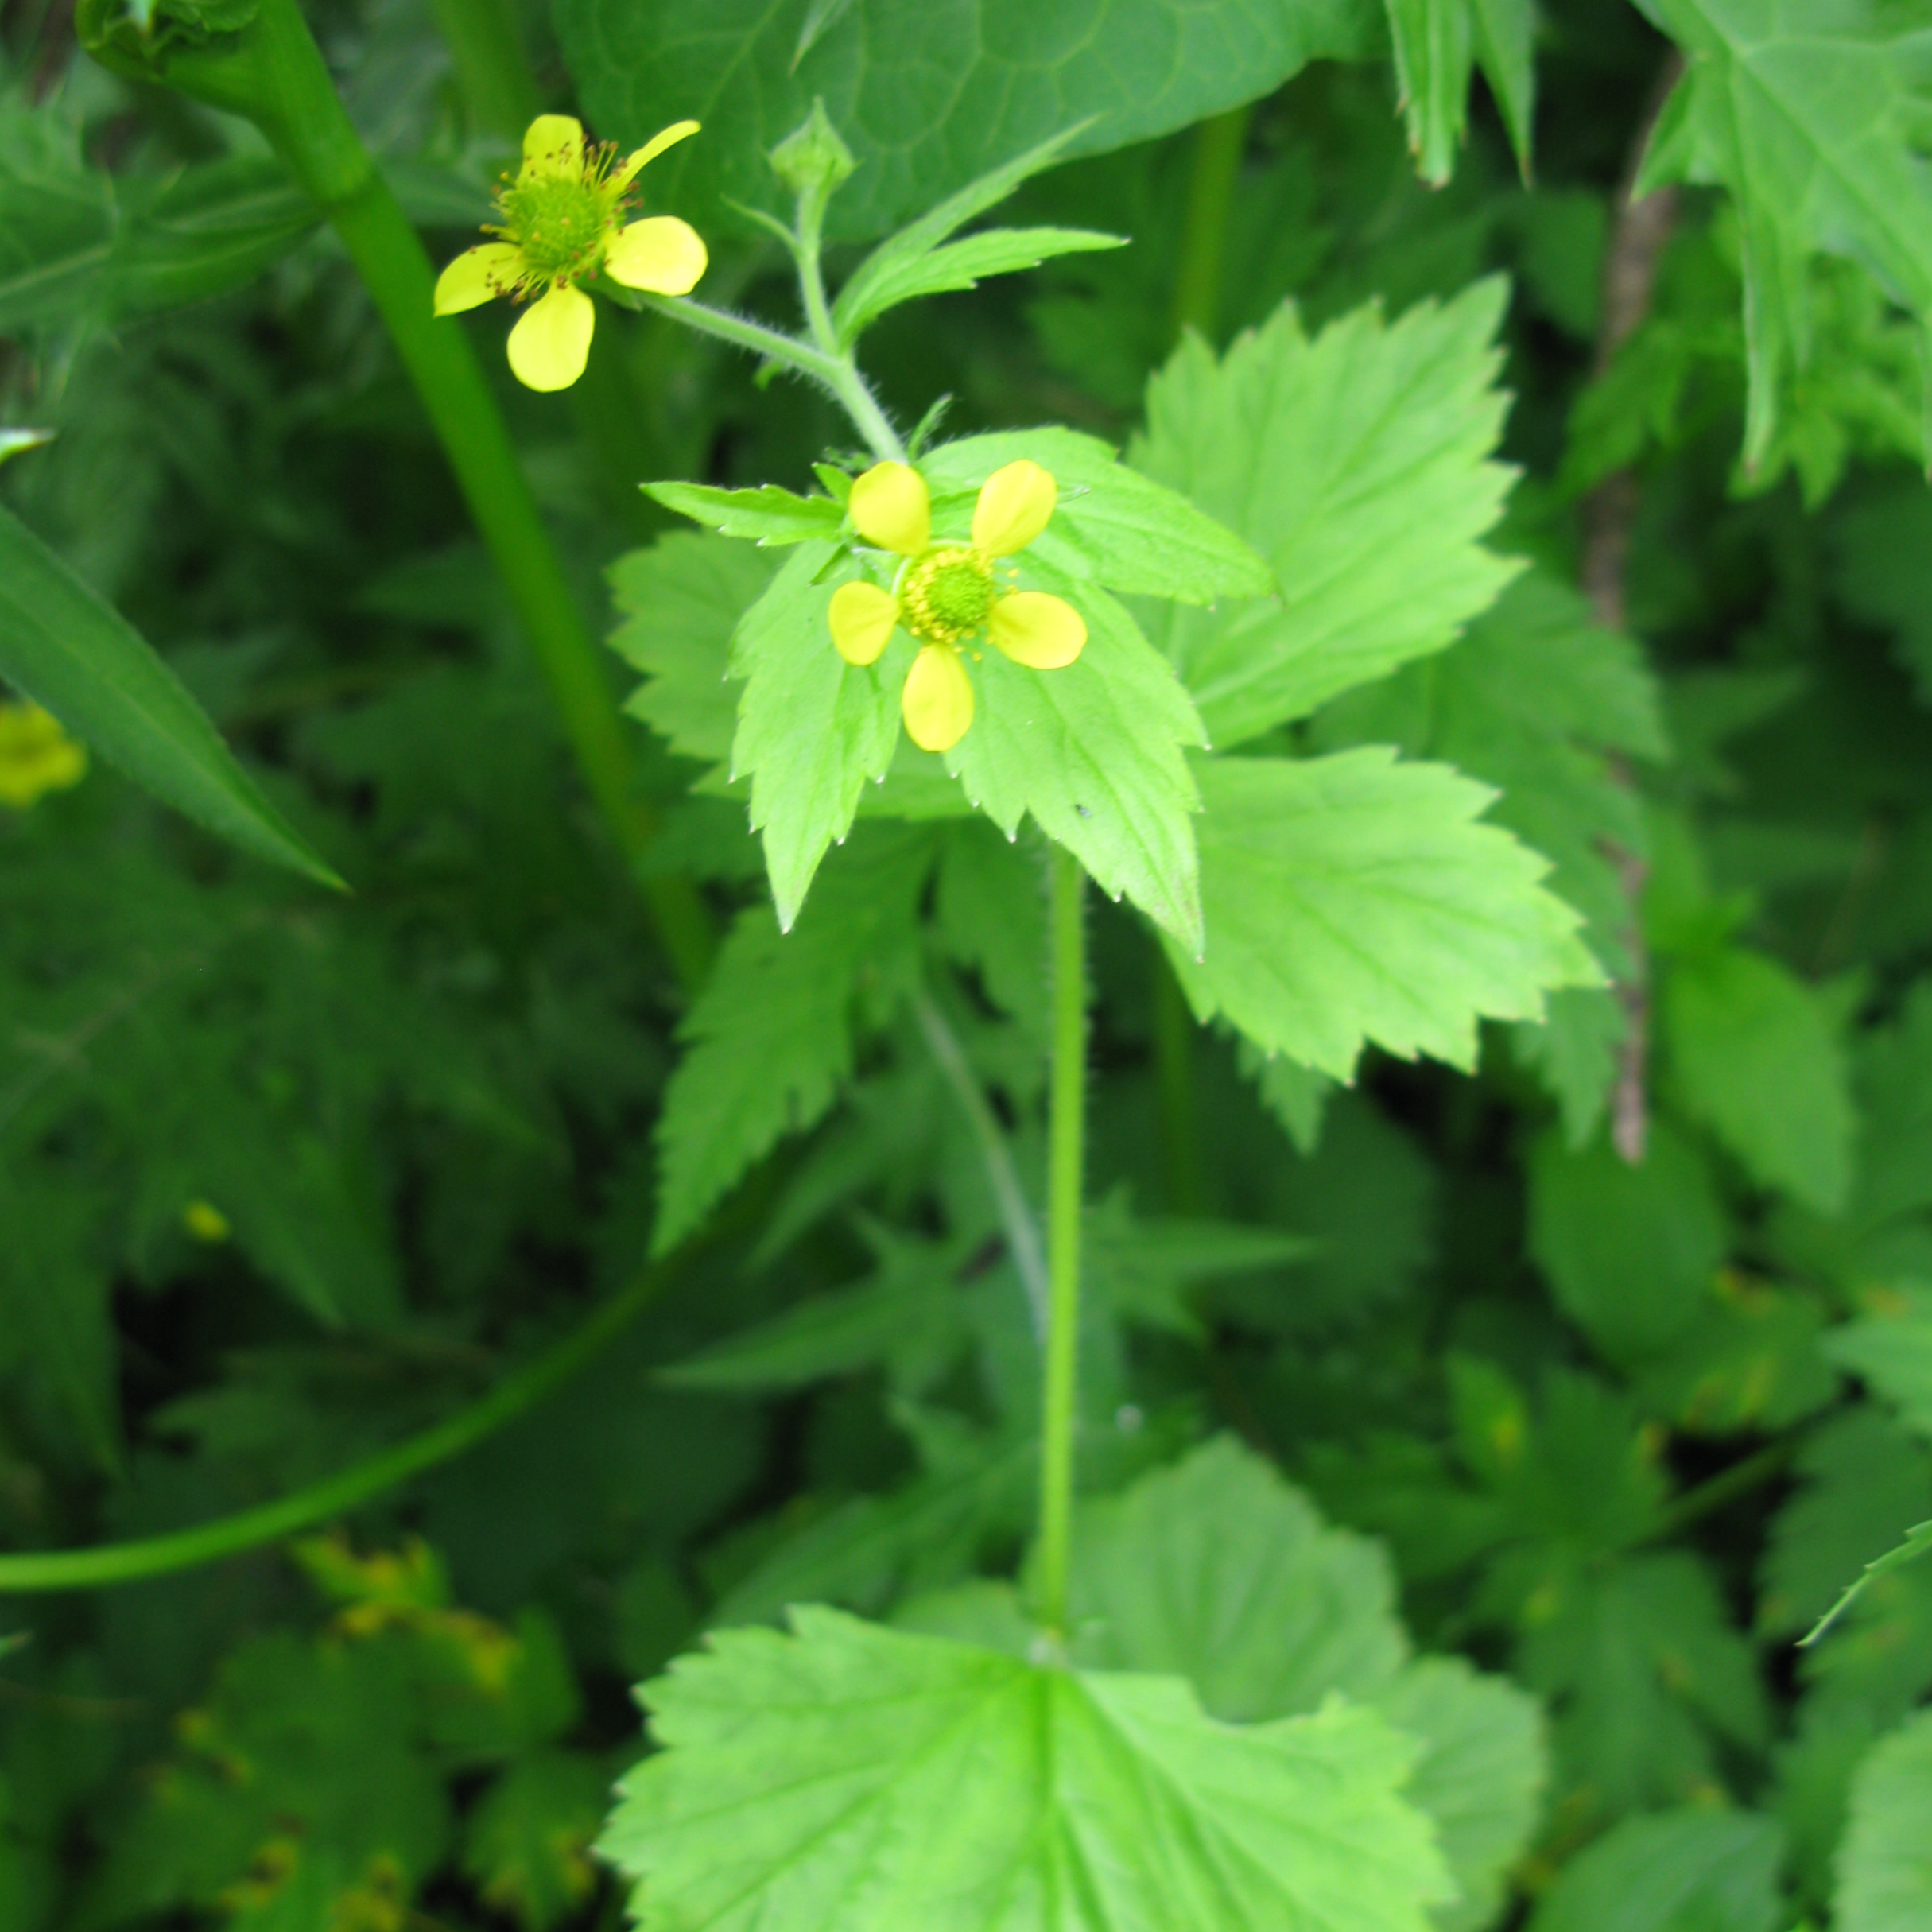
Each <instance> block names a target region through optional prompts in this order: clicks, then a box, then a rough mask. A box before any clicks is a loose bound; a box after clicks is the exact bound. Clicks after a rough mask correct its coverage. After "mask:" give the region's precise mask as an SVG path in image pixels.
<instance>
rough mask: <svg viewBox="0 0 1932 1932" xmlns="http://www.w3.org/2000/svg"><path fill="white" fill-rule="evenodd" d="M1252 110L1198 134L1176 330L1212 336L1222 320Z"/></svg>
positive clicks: (1239, 110)
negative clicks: (1226, 266) (1226, 269)
mask: <svg viewBox="0 0 1932 1932" xmlns="http://www.w3.org/2000/svg"><path fill="white" fill-rule="evenodd" d="M1254 112H1255V111H1254V109H1253V108H1252V107H1231V108H1230V109H1229V110H1228V112H1227V113H1225V114H1216V115H1215V116H1214V117H1213V118H1212V120H1208V121H1203V122H1201V125H1200V126H1198V127H1197V128H1196V129H1195V130H1194V155H1193V169H1192V170H1191V172H1190V173H1189V177H1188V192H1187V220H1186V222H1185V223H1184V225H1183V226H1182V227H1181V259H1180V262H1179V263H1178V264H1177V266H1176V268H1175V270H1174V309H1173V321H1174V334H1175V335H1177V336H1178V335H1179V334H1180V333H1181V331H1182V330H1183V329H1188V328H1194V329H1199V330H1200V332H1201V334H1202V335H1204V336H1208V337H1210V338H1212V336H1213V334H1214V332H1215V327H1216V324H1217V323H1218V322H1219V320H1220V308H1221V284H1222V272H1223V268H1224V264H1225V262H1226V260H1227V255H1228V221H1229V219H1230V217H1231V216H1232V215H1233V213H1234V196H1235V188H1236V184H1238V183H1239V181H1240V178H1241V157H1242V156H1243V153H1245V152H1246V150H1247V130H1248V123H1249V122H1251V120H1252V119H1253V118H1254Z"/></svg>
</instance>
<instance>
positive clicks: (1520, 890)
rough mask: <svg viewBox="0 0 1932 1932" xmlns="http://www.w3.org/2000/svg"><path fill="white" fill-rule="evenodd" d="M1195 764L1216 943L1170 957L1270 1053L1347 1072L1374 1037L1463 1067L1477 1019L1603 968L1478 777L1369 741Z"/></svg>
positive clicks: (1199, 1009) (1519, 1013)
mask: <svg viewBox="0 0 1932 1932" xmlns="http://www.w3.org/2000/svg"><path fill="white" fill-rule="evenodd" d="M1195 770H1196V774H1197V777H1198V778H1199V780H1200V782H1201V797H1202V800H1203V804H1204V807H1205V810H1204V815H1203V817H1201V821H1200V823H1199V827H1198V836H1199V837H1200V840H1201V906H1202V911H1203V914H1204V915H1205V924H1206V928H1207V933H1208V945H1207V949H1206V952H1205V954H1204V955H1203V956H1201V957H1198V958H1194V957H1190V956H1187V955H1186V954H1185V953H1184V952H1182V951H1181V949H1180V948H1178V947H1177V946H1175V945H1172V944H1171V943H1170V945H1169V947H1168V955H1169V957H1170V959H1171V960H1173V962H1174V970H1175V971H1176V972H1177V973H1178V974H1179V975H1180V977H1181V984H1182V986H1183V987H1185V990H1186V991H1187V995H1188V998H1189V1000H1190V1002H1191V1003H1193V1007H1194V1010H1195V1011H1196V1013H1197V1014H1198V1015H1199V1016H1200V1017H1201V1018H1203V1019H1204V1020H1205V1019H1208V1018H1212V1016H1213V1015H1214V1014H1216V1013H1222V1014H1226V1016H1227V1018H1228V1021H1229V1022H1230V1023H1231V1024H1232V1025H1233V1026H1236V1027H1237V1028H1238V1029H1239V1030H1240V1031H1241V1032H1242V1033H1243V1034H1246V1035H1247V1038H1249V1039H1250V1040H1251V1041H1252V1042H1254V1043H1255V1046H1258V1047H1259V1048H1260V1049H1261V1050H1262V1051H1263V1053H1286V1054H1287V1055H1288V1056H1289V1057H1290V1058H1291V1059H1294V1060H1298V1061H1302V1062H1303V1063H1304V1064H1305V1065H1309V1066H1313V1067H1315V1068H1317V1069H1320V1070H1321V1072H1323V1073H1329V1074H1331V1075H1333V1077H1336V1078H1337V1079H1341V1080H1346V1079H1348V1077H1350V1076H1351V1074H1352V1073H1353V1071H1354V1068H1355V1063H1356V1058H1357V1057H1358V1056H1359V1055H1360V1052H1361V1049H1362V1047H1363V1046H1364V1044H1365V1043H1366V1042H1369V1041H1373V1042H1375V1044H1376V1045H1378V1046H1382V1047H1383V1048H1385V1049H1387V1050H1388V1051H1389V1052H1391V1053H1400V1054H1404V1055H1413V1054H1415V1053H1430V1054H1432V1055H1433V1056H1434V1057H1437V1058H1438V1059H1441V1060H1446V1061H1449V1063H1450V1064H1451V1065H1454V1066H1463V1067H1466V1066H1469V1065H1472V1064H1473V1063H1474V1061H1475V1057H1476V1022H1477V1020H1478V1018H1499V1019H1527V1018H1533V1017H1536V1016H1538V1015H1539V1014H1541V1012H1542V1003H1543V999H1544V997H1545V995H1546V993H1548V992H1549V991H1551V990H1553V989H1554V988H1555V987H1562V986H1575V985H1589V984H1590V983H1593V981H1594V980H1596V977H1597V970H1596V965H1595V963H1594V962H1593V960H1591V958H1590V956H1589V953H1588V952H1587V951H1586V950H1585V948H1584V946H1583V945H1582V942H1581V940H1579V939H1578V937H1577V930H1576V929H1577V925H1578V924H1579V921H1578V919H1577V915H1576V914H1574V913H1573V912H1572V911H1571V910H1570V909H1569V907H1568V906H1565V905H1563V904H1562V902H1561V901H1559V900H1558V899H1556V898H1553V897H1552V896H1551V895H1550V893H1548V892H1547V891H1546V890H1544V888H1543V886H1542V885H1541V883H1539V882H1540V880H1541V879H1542V876H1543V875H1544V874H1545V872H1546V871H1547V870H1548V866H1547V864H1546V862H1545V861H1544V860H1542V859H1539V858H1538V856H1537V855H1535V854H1534V853H1533V852H1529V851H1527V850H1526V849H1525V848H1523V846H1521V845H1519V844H1517V842H1516V841H1515V840H1514V839H1513V838H1511V836H1510V835H1509V834H1508V833H1507V832H1502V831H1500V830H1499V829H1498V828H1496V827H1495V826H1493V825H1485V824H1477V823H1476V822H1475V821H1476V817H1477V814H1478V813H1481V812H1482V811H1483V810H1484V809H1486V807H1487V806H1488V805H1489V804H1490V802H1491V801H1492V798H1493V797H1494V794H1493V793H1491V792H1490V791H1488V789H1486V788H1485V787H1484V786H1479V785H1476V784H1474V783H1472V782H1471V781H1470V780H1468V779H1467V778H1463V777H1461V776H1460V775H1459V774H1457V773H1455V772H1453V771H1450V770H1447V769H1446V768H1445V767H1444V766H1439V765H1400V764H1398V763H1396V762H1395V754H1394V753H1393V752H1392V751H1387V750H1385V749H1383V748H1379V747H1363V748H1361V749H1360V750H1357V751H1344V752H1340V753H1337V754H1336V755H1333V756H1331V757H1329V758H1311V759H1308V760H1305V761H1294V760H1286V759H1279V760H1278V759H1262V758H1206V759H1201V760H1198V761H1197V763H1196V766H1195Z"/></svg>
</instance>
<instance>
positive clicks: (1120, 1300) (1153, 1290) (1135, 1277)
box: [1080, 1189, 1317, 1335]
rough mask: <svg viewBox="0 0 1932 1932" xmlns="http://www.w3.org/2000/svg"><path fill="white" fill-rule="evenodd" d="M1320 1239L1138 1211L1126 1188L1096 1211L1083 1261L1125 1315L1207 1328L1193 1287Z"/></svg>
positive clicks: (1185, 1330) (1279, 1258)
mask: <svg viewBox="0 0 1932 1932" xmlns="http://www.w3.org/2000/svg"><path fill="white" fill-rule="evenodd" d="M1316 1245H1317V1244H1316V1243H1314V1242H1313V1241H1311V1240H1308V1239H1307V1238H1306V1237H1305V1236H1301V1235H1291V1234H1283V1233H1282V1232H1280V1231H1279V1230H1278V1229H1276V1228H1250V1227H1245V1226H1243V1225H1242V1224H1240V1223H1239V1222H1235V1221H1208V1220H1189V1219H1183V1218H1181V1217H1180V1216H1162V1217H1161V1218H1159V1219H1158V1220H1150V1219H1147V1218H1146V1217H1144V1216H1139V1215H1136V1214H1135V1213H1134V1212H1132V1211H1131V1209H1130V1208H1129V1207H1128V1205H1127V1193H1126V1190H1125V1189H1119V1190H1117V1191H1116V1192H1115V1193H1113V1194H1111V1195H1110V1196H1108V1198H1107V1199H1106V1200H1104V1201H1100V1202H1097V1203H1096V1204H1095V1205H1094V1206H1093V1207H1092V1208H1089V1209H1088V1213H1087V1220H1086V1226H1085V1231H1084V1237H1083V1241H1082V1248H1081V1258H1080V1266H1081V1270H1082V1273H1083V1275H1084V1278H1085V1280H1086V1282H1087V1284H1088V1287H1089V1289H1090V1290H1091V1291H1092V1293H1093V1294H1095V1296H1096V1298H1098V1299H1100V1301H1101V1302H1103V1303H1104V1305H1105V1306H1107V1307H1108V1308H1109V1309H1111V1310H1113V1312H1114V1313H1115V1314H1117V1315H1118V1316H1119V1317H1121V1318H1122V1319H1123V1321H1132V1322H1138V1323H1139V1324H1141V1325H1143V1326H1144V1327H1148V1328H1157V1329H1168V1330H1170V1332H1172V1333H1175V1334H1180V1335H1199V1334H1200V1333H1201V1323H1200V1321H1199V1320H1198V1319H1197V1317H1196V1316H1195V1315H1194V1313H1193V1309H1192V1308H1191V1307H1190V1305H1189V1291H1190V1290H1193V1289H1195V1288H1197V1287H1198V1286H1201V1284H1202V1283H1204V1282H1211V1281H1216V1280H1220V1279H1224V1278H1226V1277H1228V1276H1229V1275H1231V1274H1254V1273H1256V1272H1258V1271H1262V1270H1267V1271H1271V1272H1272V1271H1277V1270H1278V1269H1280V1268H1281V1267H1282V1266H1283V1265H1284V1264H1286V1263H1291V1262H1297V1261H1302V1260H1305V1259H1307V1258H1308V1255H1309V1253H1310V1251H1312V1250H1313V1248H1314V1247H1316Z"/></svg>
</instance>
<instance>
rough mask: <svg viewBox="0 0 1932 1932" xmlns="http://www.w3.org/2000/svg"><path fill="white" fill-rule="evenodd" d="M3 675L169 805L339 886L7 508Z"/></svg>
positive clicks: (155, 668)
mask: <svg viewBox="0 0 1932 1932" xmlns="http://www.w3.org/2000/svg"><path fill="white" fill-rule="evenodd" d="M0 676H4V677H6V680H7V681H8V682H9V683H10V684H12V685H15V686H17V688H18V689H20V690H21V692H24V693H25V695H26V696H28V697H30V698H31V699H33V701H34V702H35V703H36V704H40V705H41V706H42V707H43V708H45V709H46V710H48V711H50V712H52V713H53V715H54V716H56V718H58V719H59V720H60V722H61V723H62V724H64V725H65V726H66V727H68V730H69V731H72V732H73V733H74V734H75V735H76V736H77V737H80V738H83V739H86V741H87V743H88V744H89V745H90V746H91V747H92V748H93V749H94V750H95V751H98V752H99V753H100V755H102V757H103V758H107V759H108V760H110V761H111V762H112V763H114V764H116V765H118V766H120V768H121V769H122V770H123V771H124V772H126V774H127V775H128V776H129V777H130V778H132V779H133V780H134V782H136V783H137V784H138V785H140V786H144V787H145V789H148V790H149V791H150V792H152V793H153V794H154V795H155V797H157V798H159V799H161V801H163V802H164V803H165V804H167V805H173V807H174V808H175V809H176V810H177V811H178V812H184V813H186V814H187V815H188V817H190V818H192V819H194V820H196V821H197V822H198V823H200V824H203V825H205V826H206V827H207V828H208V829H209V830H210V831H211V832H215V833H218V834H219V836H221V837H223V838H224V839H227V840H230V841H231V843H232V844H236V845H239V847H240V848H242V851H244V852H249V853H251V854H253V855H254V856H255V857H256V858H258V859H267V860H268V861H269V862H270V863H271V864H274V865H281V866H287V867H289V868H290V869H291V870H292V871H297V872H301V873H303V874H304V875H306V876H307V877H308V878H310V879H314V880H316V882H317V883H320V884H322V885H325V886H336V887H338V888H339V887H340V886H341V885H342V881H341V880H340V879H338V878H337V877H336V875H335V874H334V873H333V872H332V871H330V869H329V868H328V866H326V865H325V864H324V863H323V862H322V860H321V859H319V858H318V857H316V855H315V853H314V852H312V851H311V850H310V849H309V848H308V846H307V845H306V844H305V843H304V842H303V841H302V840H301V839H300V838H299V837H298V836H297V835H296V833H295V832H294V831H293V829H292V828H290V826H289V824H288V823H287V821H285V819H284V818H283V817H282V816H281V813H279V812H277V810H276V809H275V808H274V806H273V805H270V803H269V801H267V799H266V798H265V797H263V796H262V793H261V791H260V789H258V787H257V786H256V784H255V782H254V780H253V779H252V778H250V777H249V776H248V774H246V772H245V771H243V770H242V768H241V766H239V765H238V764H237V763H236V762H235V758H234V755H233V754H232V753H231V751H229V750H228V747H227V746H226V745H225V744H223V743H222V741H221V738H220V735H219V733H217V731H215V727H214V726H213V725H211V724H210V723H209V722H208V716H207V714H206V713H205V712H204V711H203V710H202V708H201V707H200V705H199V704H196V702H195V700H194V699H193V698H192V696H189V694H188V689H187V687H186V686H185V685H183V684H182V683H181V681H180V679H179V678H177V677H176V676H175V674H174V673H173V671H171V670H170V669H169V668H168V666H167V665H166V664H165V663H164V662H163V661H162V660H161V658H159V657H158V656H157V654H155V652H154V650H153V648H152V647H151V646H149V644H148V643H147V642H146V641H145V639H144V638H142V637H140V636H138V634H136V632H135V631H134V627H132V626H131V625H130V624H129V623H127V621H126V619H124V618H123V617H122V616H121V615H120V613H119V612H118V611H115V610H114V608H113V607H112V606H111V605H109V604H108V603H105V602H103V599H100V598H99V597H98V596H95V593H94V592H92V591H91V589H89V588H88V587H87V585H86V584H83V583H82V581H81V580H80V578H79V577H78V576H76V575H75V574H74V572H72V570H70V569H69V568H68V566H67V565H66V564H64V563H63V562H62V561H60V558H59V557H56V556H55V555H54V553H52V551H51V550H50V549H48V548H47V546H46V545H45V544H44V543H42V542H41V541H40V539H39V538H38V537H36V536H35V535H34V534H33V532H32V531H30V530H28V529H27V527H26V526H25V525H24V524H22V523H21V522H19V521H18V519H17V518H15V517H14V516H13V515H12V514H10V512H9V511H8V510H5V509H4V508H0Z"/></svg>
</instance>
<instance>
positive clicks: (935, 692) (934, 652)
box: [899, 644, 972, 751]
mask: <svg viewBox="0 0 1932 1932" xmlns="http://www.w3.org/2000/svg"><path fill="white" fill-rule="evenodd" d="M899 708H900V710H901V711H902V712H904V713H905V715H906V733H907V735H909V736H910V738H911V739H912V741H913V743H914V744H916V745H917V746H918V747H919V749H920V750H921V751H951V750H952V747H954V746H955V745H956V744H957V743H959V741H960V739H962V738H964V736H965V735H966V727H968V725H969V724H972V679H971V678H970V677H968V676H967V675H966V666H965V665H964V663H963V662H962V661H961V660H960V654H959V653H958V652H957V651H956V650H954V649H953V648H952V646H951V645H950V644H929V645H927V646H926V647H925V650H922V651H921V652H920V654H918V657H916V658H914V659H913V668H912V669H911V671H910V673H909V674H908V675H907V677H906V694H905V696H903V697H902V698H901V699H900V700H899Z"/></svg>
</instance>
